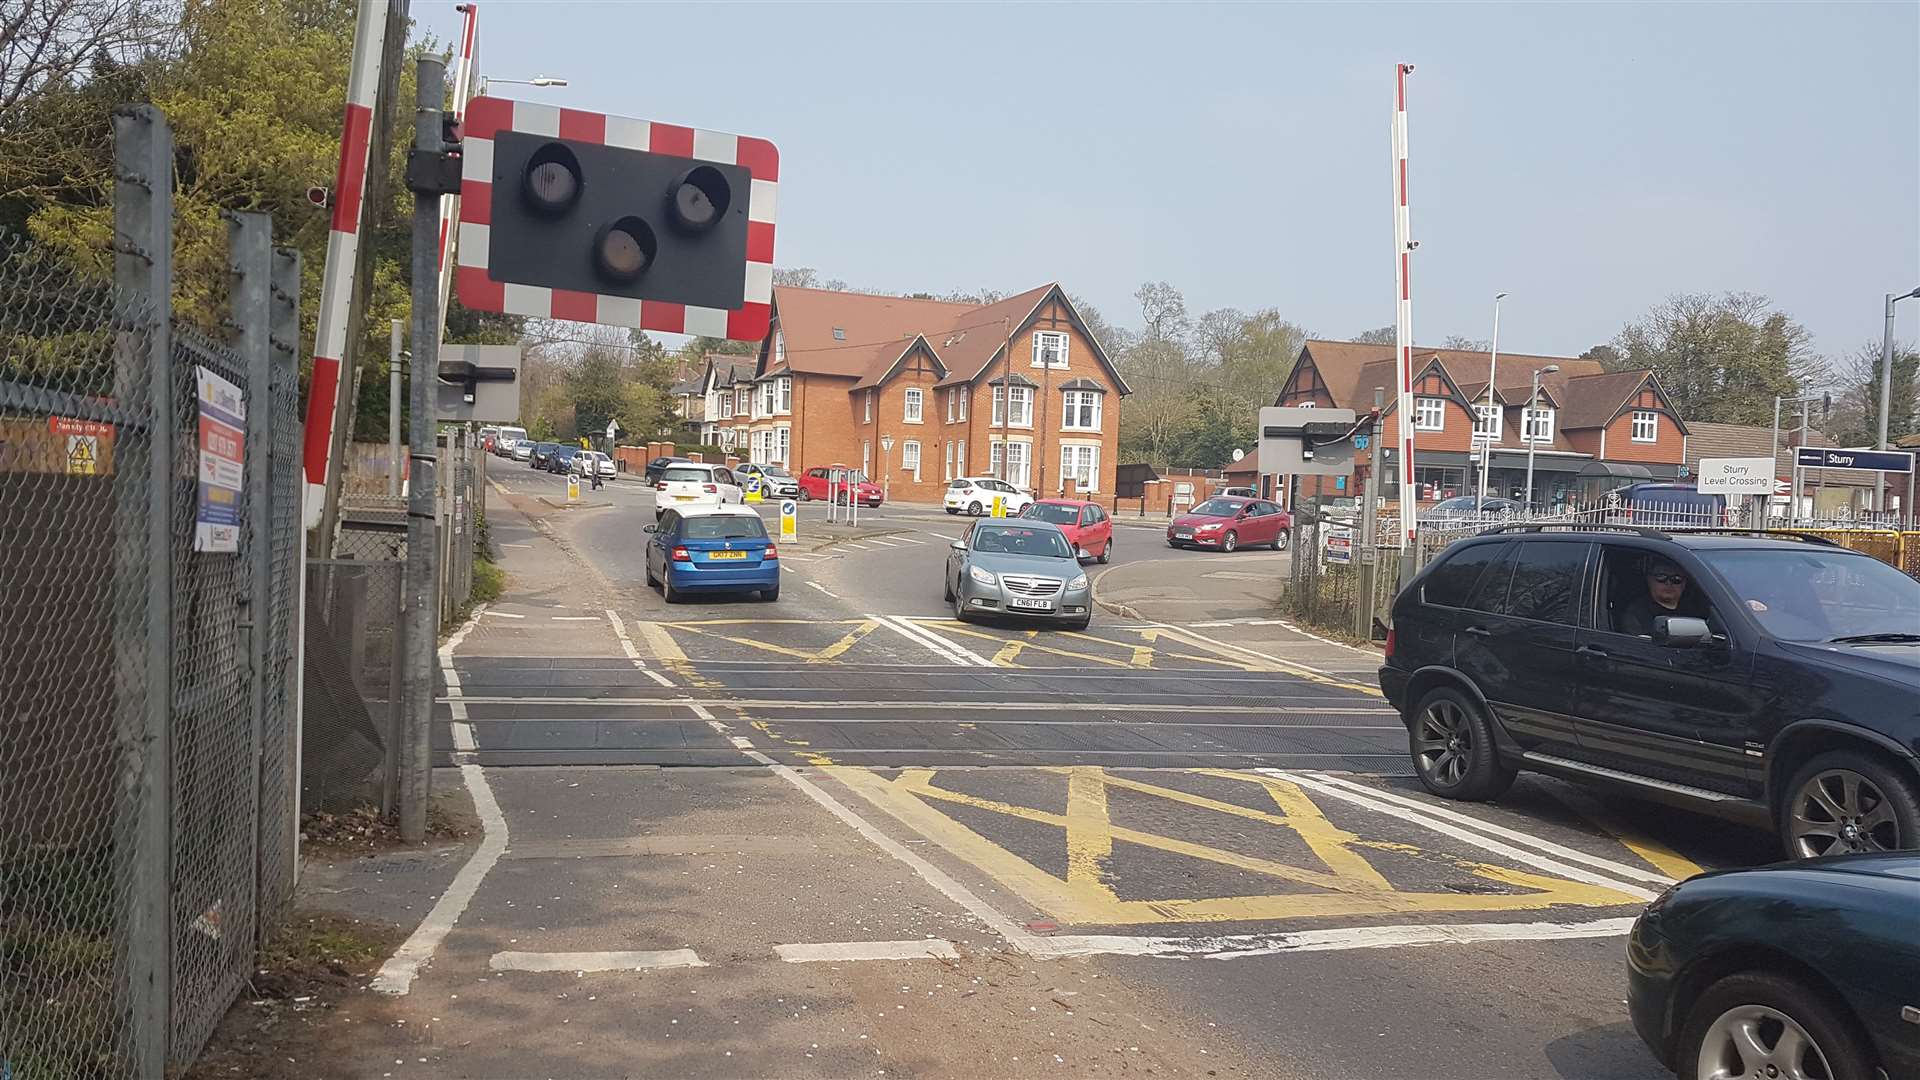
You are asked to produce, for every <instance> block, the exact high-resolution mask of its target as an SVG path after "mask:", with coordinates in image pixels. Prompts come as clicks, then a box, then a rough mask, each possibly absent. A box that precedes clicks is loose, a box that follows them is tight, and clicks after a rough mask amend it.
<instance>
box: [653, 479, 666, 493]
mask: <svg viewBox="0 0 1920 1080" xmlns="http://www.w3.org/2000/svg"><path fill="white" fill-rule="evenodd" d="M653 490H655V491H665V490H667V482H666V481H665V480H662V481H660V482H659V483H658V484H655V485H654V486H653Z"/></svg>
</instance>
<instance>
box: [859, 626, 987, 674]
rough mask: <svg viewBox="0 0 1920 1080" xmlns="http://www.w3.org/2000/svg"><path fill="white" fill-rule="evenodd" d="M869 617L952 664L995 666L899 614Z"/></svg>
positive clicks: (961, 665)
mask: <svg viewBox="0 0 1920 1080" xmlns="http://www.w3.org/2000/svg"><path fill="white" fill-rule="evenodd" d="M867 618H869V619H872V620H874V621H875V622H877V623H879V624H880V625H881V626H884V627H886V628H887V629H889V630H892V631H893V632H894V633H896V634H899V635H900V636H902V637H904V638H906V639H908V640H909V641H912V642H914V643H915V644H918V645H921V646H923V647H925V648H927V649H931V650H933V652H934V653H935V654H936V655H938V656H940V657H942V658H944V659H945V660H946V661H947V662H948V663H950V664H956V665H958V666H960V667H992V666H993V664H992V662H991V661H989V660H987V659H985V658H984V657H980V656H976V655H974V654H973V653H972V652H971V651H969V650H967V649H963V648H961V647H960V646H958V645H955V644H953V643H952V642H950V641H948V640H946V639H945V638H942V637H940V636H939V635H937V634H934V633H932V632H931V631H928V630H927V629H926V628H925V627H922V626H918V625H916V624H914V623H912V622H910V621H908V620H907V619H905V618H902V617H900V616H898V615H872V614H869V615H868V616H867Z"/></svg>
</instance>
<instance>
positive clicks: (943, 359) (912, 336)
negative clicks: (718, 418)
mask: <svg viewBox="0 0 1920 1080" xmlns="http://www.w3.org/2000/svg"><path fill="white" fill-rule="evenodd" d="M1050 298H1057V299H1058V300H1059V301H1060V302H1061V303H1062V304H1064V305H1065V306H1066V308H1067V310H1068V312H1069V313H1070V317H1071V319H1072V321H1074V322H1075V323H1076V324H1078V326H1079V329H1080V330H1081V332H1082V334H1083V335H1084V336H1085V337H1086V339H1087V340H1088V341H1091V342H1093V348H1094V352H1095V354H1096V356H1097V357H1098V358H1099V360H1100V361H1101V363H1102V364H1104V365H1105V366H1106V368H1107V370H1108V373H1109V374H1110V375H1112V377H1113V380H1114V382H1115V384H1116V386H1117V388H1118V389H1119V391H1120V392H1121V393H1122V394H1126V393H1129V392H1130V388H1129V387H1128V386H1127V385H1126V383H1125V381H1124V380H1122V379H1121V377H1120V373H1119V371H1118V370H1117V369H1115V367H1114V365H1113V363H1112V361H1111V360H1110V359H1108V357H1107V354H1106V351H1105V349H1104V348H1103V347H1102V345H1101V344H1100V343H1099V342H1098V341H1096V340H1095V339H1094V338H1093V335H1092V333H1091V332H1090V331H1088V330H1087V328H1086V327H1085V325H1084V324H1081V323H1080V320H1079V313H1078V312H1076V311H1074V310H1073V304H1072V302H1071V301H1068V300H1067V298H1066V293H1065V292H1064V291H1062V290H1061V289H1060V286H1059V285H1058V284H1057V283H1051V282H1050V283H1048V284H1046V285H1041V286H1039V287H1037V288H1033V289H1028V290H1027V291H1026V292H1023V293H1019V294H1017V295H1014V296H1009V297H1007V298H1005V299H1004V300H997V301H995V302H993V303H991V304H971V303H954V302H951V301H946V300H922V299H916V298H913V297H902V296H879V295H874V294H869V293H850V292H834V291H830V290H826V289H800V288H794V287H792V286H785V285H776V286H774V290H773V308H774V324H775V326H776V327H777V328H778V331H779V333H780V334H781V335H782V344H783V347H784V351H785V357H786V363H787V366H789V367H790V368H792V369H793V370H794V371H795V372H798V373H803V374H813V375H830V376H836V377H841V378H851V379H853V380H855V381H854V383H853V386H852V388H853V389H860V388H864V387H868V386H874V385H878V384H879V383H881V382H884V381H885V380H886V378H887V377H888V374H889V373H890V372H891V371H892V369H893V368H894V366H895V365H897V364H898V363H899V362H900V360H901V359H902V358H903V357H904V356H906V354H907V353H908V351H909V350H911V349H912V348H914V347H915V345H916V343H917V342H923V343H924V345H925V348H926V349H927V351H928V352H929V353H930V354H931V355H932V356H933V358H934V362H935V363H936V364H937V365H938V366H939V367H940V369H941V372H942V378H941V379H940V381H939V383H938V384H937V385H940V386H953V385H957V384H959V383H965V382H971V381H973V380H974V379H976V378H978V377H979V376H980V374H981V373H982V372H983V371H984V370H985V369H986V368H987V367H988V366H989V365H990V364H991V363H992V362H993V361H994V360H995V359H996V358H997V357H998V356H999V355H1000V353H1001V350H1002V349H1003V347H1004V346H1005V345H1006V341H1007V336H1008V334H1009V332H1011V333H1013V334H1018V333H1020V332H1021V330H1023V329H1024V328H1025V326H1026V324H1027V322H1028V320H1030V319H1031V318H1032V317H1033V315H1034V313H1035V312H1036V311H1038V310H1039V308H1040V307H1041V305H1042V304H1044V303H1045V302H1046V301H1047V300H1049V299H1050ZM835 330H839V331H840V336H838V337H836V336H834V331H835Z"/></svg>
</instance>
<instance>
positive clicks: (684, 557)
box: [673, 547, 693, 562]
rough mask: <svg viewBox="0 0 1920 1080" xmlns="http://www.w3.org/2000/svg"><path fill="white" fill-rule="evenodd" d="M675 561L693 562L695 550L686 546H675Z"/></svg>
mask: <svg viewBox="0 0 1920 1080" xmlns="http://www.w3.org/2000/svg"><path fill="white" fill-rule="evenodd" d="M673 561H674V562H692V561H693V552H691V551H688V550H687V549H686V548H683V547H677V548H674V549H673Z"/></svg>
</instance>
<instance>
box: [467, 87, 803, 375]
mask: <svg viewBox="0 0 1920 1080" xmlns="http://www.w3.org/2000/svg"><path fill="white" fill-rule="evenodd" d="M462 130H463V133H464V137H463V138H462V140H461V157H462V166H461V168H462V173H461V190H460V195H461V198H460V233H459V240H458V243H457V245H456V251H457V252H458V267H457V269H456V270H455V271H454V272H455V275H456V277H457V278H458V281H459V286H460V302H461V303H462V304H465V305H466V306H467V307H469V308H472V309H473V310H475V311H499V312H504V313H506V314H508V315H526V316H530V317H532V318H537V319H564V320H570V321H573V322H595V323H607V324H611V325H614V326H630V327H637V328H639V329H642V330H657V331H660V332H661V333H666V334H699V335H704V336H706V337H718V338H732V339H734V340H746V341H758V340H759V339H761V338H763V337H765V336H766V334H767V325H768V323H769V322H771V321H772V314H773V234H774V207H775V198H776V196H777V194H778V182H779V179H780V152H779V151H778V150H777V149H775V148H774V145H773V144H772V143H770V142H768V141H767V140H765V139H756V138H751V137H749V136H746V135H729V134H726V133H724V132H719V131H704V130H700V129H696V128H690V127H681V126H679V125H677V124H660V123H653V122H650V121H646V120H631V119H628V118H626V117H621V116H607V115H605V114H602V113H590V112H581V111H579V110H577V109H562V108H557V107H555V106H552V105H540V104H535V103H534V102H530V101H510V100H508V99H506V98H493V97H477V98H474V99H473V100H472V101H471V102H469V103H468V104H467V115H466V121H465V124H464V125H463V128H462ZM502 131H517V132H526V133H528V134H533V135H545V136H547V137H549V138H556V139H570V140H574V141H577V142H585V143H598V144H601V145H605V146H619V147H626V148H627V149H631V150H645V151H649V152H651V153H655V154H671V155H673V156H675V157H684V158H693V159H695V160H699V161H712V162H718V163H719V164H722V165H738V166H740V167H741V168H744V169H746V170H747V171H748V173H750V174H751V175H752V178H753V179H752V181H751V189H750V191H749V192H748V199H747V252H746V266H745V269H744V273H745V274H746V290H745V294H744V296H745V300H744V302H743V303H742V304H741V306H740V307H739V309H737V310H732V311H729V310H726V309H724V308H709V307H699V306H696V305H693V304H676V303H668V302H666V301H660V300H647V301H641V300H637V299H634V298H633V297H630V296H616V295H612V294H608V293H592V292H575V291H573V290H570V289H551V288H547V287H544V286H538V285H520V284H515V283H512V282H505V281H495V280H493V279H492V278H491V277H489V276H488V274H487V265H488V255H489V241H490V240H491V236H492V214H493V137H494V135H495V134H497V133H499V132H502Z"/></svg>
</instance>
